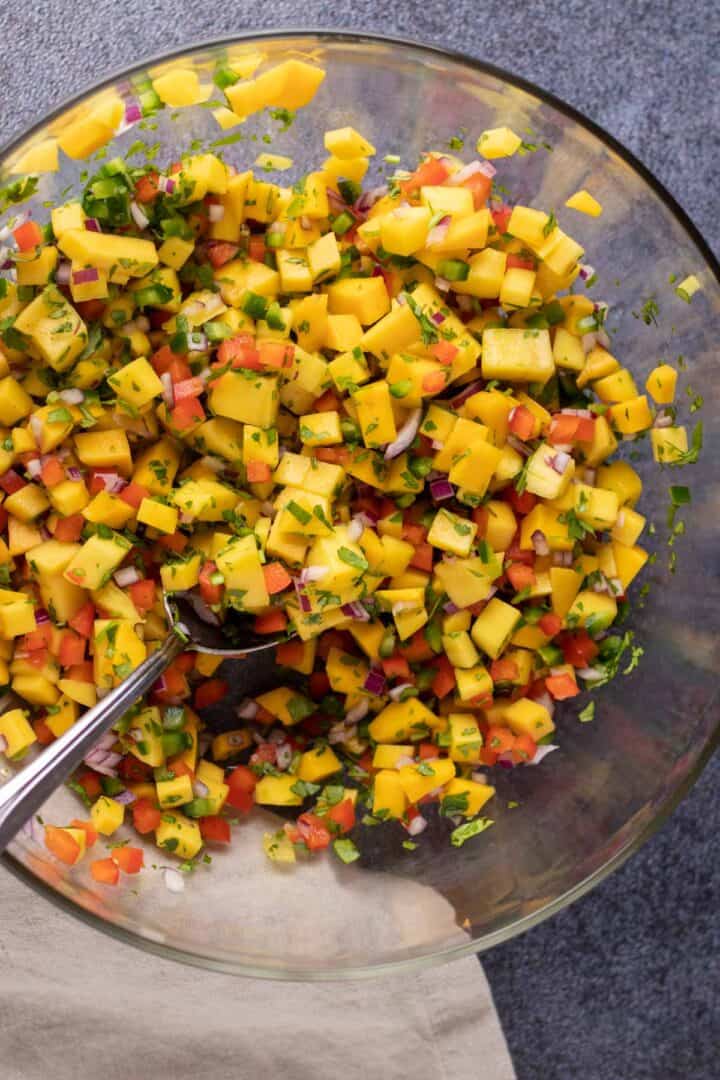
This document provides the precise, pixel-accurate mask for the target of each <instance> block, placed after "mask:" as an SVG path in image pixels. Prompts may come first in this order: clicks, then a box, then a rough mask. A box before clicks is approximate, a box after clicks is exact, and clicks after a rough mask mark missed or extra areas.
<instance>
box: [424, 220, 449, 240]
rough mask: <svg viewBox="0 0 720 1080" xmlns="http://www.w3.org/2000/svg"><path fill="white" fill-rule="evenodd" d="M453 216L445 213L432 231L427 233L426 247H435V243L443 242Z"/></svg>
mask: <svg viewBox="0 0 720 1080" xmlns="http://www.w3.org/2000/svg"><path fill="white" fill-rule="evenodd" d="M451 222H452V218H451V217H450V215H449V214H445V216H444V217H441V218H440V220H439V221H438V223H437V225H434V226H433V227H432V229H431V230H430V232H429V233H428V234H427V240H426V241H425V247H429V248H431V247H434V246H435V244H442V242H443V240H444V239H445V237H446V235H447V231H448V229H449V228H450V223H451Z"/></svg>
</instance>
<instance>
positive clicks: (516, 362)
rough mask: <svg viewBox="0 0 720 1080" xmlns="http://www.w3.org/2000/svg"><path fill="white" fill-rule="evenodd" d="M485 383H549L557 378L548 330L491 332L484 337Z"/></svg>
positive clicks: (487, 332)
mask: <svg viewBox="0 0 720 1080" xmlns="http://www.w3.org/2000/svg"><path fill="white" fill-rule="evenodd" d="M482 374H483V378H484V379H501V380H504V381H507V382H539V383H545V382H547V380H548V379H550V378H551V377H552V376H553V375H554V374H555V363H554V361H553V353H552V348H551V346H550V335H549V333H548V331H547V330H533V331H527V330H519V329H502V330H500V329H488V330H486V331H485V333H484V334H483V353H482Z"/></svg>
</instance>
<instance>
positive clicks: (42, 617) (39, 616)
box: [35, 607, 50, 626]
mask: <svg viewBox="0 0 720 1080" xmlns="http://www.w3.org/2000/svg"><path fill="white" fill-rule="evenodd" d="M49 622H50V616H49V615H48V613H47V611H46V610H45V608H44V607H39V608H35V624H36V625H37V626H42V624H43V623H49Z"/></svg>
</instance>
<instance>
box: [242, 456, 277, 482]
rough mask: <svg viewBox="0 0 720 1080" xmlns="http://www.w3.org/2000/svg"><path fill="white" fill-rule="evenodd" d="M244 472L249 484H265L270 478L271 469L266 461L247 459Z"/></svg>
mask: <svg viewBox="0 0 720 1080" xmlns="http://www.w3.org/2000/svg"><path fill="white" fill-rule="evenodd" d="M245 473H246V475H247V479H248V483H249V484H266V483H267V482H268V480H271V479H272V469H271V468H270V466H269V465H268V463H267V462H266V461H248V462H247V463H246V465H245Z"/></svg>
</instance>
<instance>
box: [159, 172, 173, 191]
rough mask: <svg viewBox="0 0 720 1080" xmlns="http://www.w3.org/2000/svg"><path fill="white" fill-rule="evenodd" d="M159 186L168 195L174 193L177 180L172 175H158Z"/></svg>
mask: <svg viewBox="0 0 720 1080" xmlns="http://www.w3.org/2000/svg"><path fill="white" fill-rule="evenodd" d="M157 186H158V188H159V189H160V191H162V192H164V193H165V194H166V195H172V193H173V191H174V190H175V181H174V180H173V179H172V177H171V176H158V179H157Z"/></svg>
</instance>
